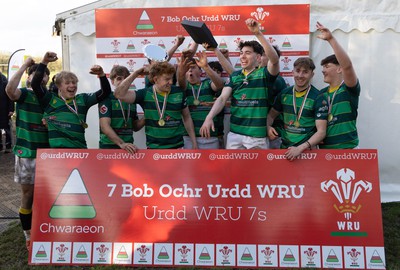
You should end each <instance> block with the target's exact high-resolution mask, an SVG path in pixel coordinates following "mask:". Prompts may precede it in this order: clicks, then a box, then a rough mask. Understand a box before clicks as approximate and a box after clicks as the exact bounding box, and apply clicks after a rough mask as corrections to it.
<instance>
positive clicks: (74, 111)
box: [60, 95, 85, 124]
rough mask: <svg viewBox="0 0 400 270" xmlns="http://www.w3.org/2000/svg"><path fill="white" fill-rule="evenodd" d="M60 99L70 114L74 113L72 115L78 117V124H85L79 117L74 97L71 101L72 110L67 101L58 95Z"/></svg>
mask: <svg viewBox="0 0 400 270" xmlns="http://www.w3.org/2000/svg"><path fill="white" fill-rule="evenodd" d="M60 97H61V99H62V100H64V102H65V105H66V106H67V108H68V109H69V110H70V111H71V112H72V113H74V114H75V115H76V116H77V117H78V120H79V123H81V124H84V123H85V122H84V121H83V120H82V119H81V118H80V117H79V113H78V106H76V101H75V97H74V99H73V100H72V102H73V104H74V108H72V107H71V106H70V105H69V104H68V102H67V100H66V99H65V98H64V97H63V96H62V95H60Z"/></svg>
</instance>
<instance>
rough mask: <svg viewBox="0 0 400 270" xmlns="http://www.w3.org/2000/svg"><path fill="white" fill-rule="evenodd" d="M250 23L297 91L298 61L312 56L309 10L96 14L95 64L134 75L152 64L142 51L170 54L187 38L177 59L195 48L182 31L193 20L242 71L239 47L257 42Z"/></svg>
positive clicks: (262, 8) (142, 10) (299, 7)
mask: <svg viewBox="0 0 400 270" xmlns="http://www.w3.org/2000/svg"><path fill="white" fill-rule="evenodd" d="M247 18H254V19H256V20H257V21H258V22H259V23H260V26H261V29H262V31H263V33H264V35H265V37H266V38H267V39H268V40H269V41H270V43H271V44H272V45H277V46H278V47H279V49H280V50H281V51H282V56H281V59H280V66H281V75H282V76H283V78H284V79H285V80H286V82H287V84H288V85H293V74H292V70H293V63H294V61H295V60H296V59H297V58H298V57H301V56H308V55H309V29H310V22H309V21H310V5H309V4H296V5H255V6H220V7H203V6H202V7H179V8H178V7H173V8H126V9H96V49H97V54H96V56H97V61H98V63H99V64H100V65H102V66H103V68H104V69H105V71H106V72H107V73H109V71H110V70H111V68H112V67H113V66H114V65H124V66H126V67H127V68H128V69H129V70H130V71H131V72H132V71H134V70H135V69H138V68H140V67H142V66H143V65H146V64H147V63H148V62H147V59H146V58H145V57H144V55H143V52H142V47H143V46H144V45H146V44H150V43H151V44H156V45H158V46H160V47H162V48H165V49H166V50H169V49H170V48H171V47H172V46H173V45H174V42H175V41H174V40H175V37H176V36H177V35H183V36H185V37H187V39H185V42H184V43H183V44H182V45H181V46H180V48H179V49H178V50H177V51H176V54H175V56H176V57H179V56H180V55H181V50H182V49H184V48H187V47H189V46H190V44H191V43H192V42H193V40H192V39H191V38H190V36H189V34H188V33H187V32H186V30H185V29H184V28H183V26H182V25H181V22H182V21H183V20H189V21H200V22H204V23H205V24H206V25H207V27H208V28H209V29H210V31H211V32H212V34H213V35H214V37H215V40H216V41H217V43H218V47H219V48H220V49H228V50H229V52H230V58H231V61H232V65H234V67H235V68H236V69H240V68H241V67H240V62H239V49H238V47H237V46H238V43H239V42H241V41H243V40H254V39H255V37H254V35H252V34H251V33H250V32H249V30H248V29H247V26H246V24H245V20H246V19H247ZM200 47H201V46H200ZM213 60H216V57H215V55H214V53H210V54H209V61H213ZM171 62H173V63H175V59H171ZM143 87H144V84H143V79H140V78H139V79H138V80H135V82H134V84H133V85H132V88H133V89H140V88H143Z"/></svg>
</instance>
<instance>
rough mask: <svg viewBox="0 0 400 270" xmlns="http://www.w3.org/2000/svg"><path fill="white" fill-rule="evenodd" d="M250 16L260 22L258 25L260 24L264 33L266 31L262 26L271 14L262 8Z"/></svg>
mask: <svg viewBox="0 0 400 270" xmlns="http://www.w3.org/2000/svg"><path fill="white" fill-rule="evenodd" d="M250 15H251V17H253V18H254V19H256V20H257V21H258V23H259V24H260V30H261V31H262V32H264V31H265V29H264V26H262V24H263V23H264V22H265V19H266V17H268V16H269V12H268V11H265V10H264V8H262V7H258V8H257V9H256V11H254V12H252V13H250Z"/></svg>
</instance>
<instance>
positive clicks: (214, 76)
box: [195, 51, 224, 91]
mask: <svg viewBox="0 0 400 270" xmlns="http://www.w3.org/2000/svg"><path fill="white" fill-rule="evenodd" d="M197 57H198V59H195V60H196V63H197V65H198V66H199V67H201V68H202V69H203V70H204V72H205V73H207V75H208V77H209V78H210V79H211V82H212V83H211V88H212V90H214V91H218V90H221V89H222V88H223V87H224V81H223V80H222V78H221V76H219V75H218V73H217V72H215V71H214V70H213V69H212V68H210V66H209V65H208V61H207V54H206V52H205V51H202V52H198V53H197Z"/></svg>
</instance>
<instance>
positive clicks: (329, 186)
mask: <svg viewBox="0 0 400 270" xmlns="http://www.w3.org/2000/svg"><path fill="white" fill-rule="evenodd" d="M336 176H337V180H335V181H334V180H327V181H324V182H322V183H321V189H322V191H324V192H328V191H329V190H331V191H332V193H333V194H334V195H335V197H336V199H337V200H338V201H339V203H340V204H339V205H336V204H334V205H333V206H334V208H335V209H336V211H338V212H339V213H344V217H345V218H346V219H347V220H349V219H351V216H352V214H353V213H354V214H355V213H357V212H358V211H359V210H360V208H361V204H356V201H357V199H358V197H359V196H360V194H361V192H362V191H365V192H367V193H369V192H371V190H372V184H371V183H370V182H368V181H364V180H358V181H356V180H355V173H354V171H352V170H351V169H348V168H343V169H340V170H338V171H337V172H336Z"/></svg>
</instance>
